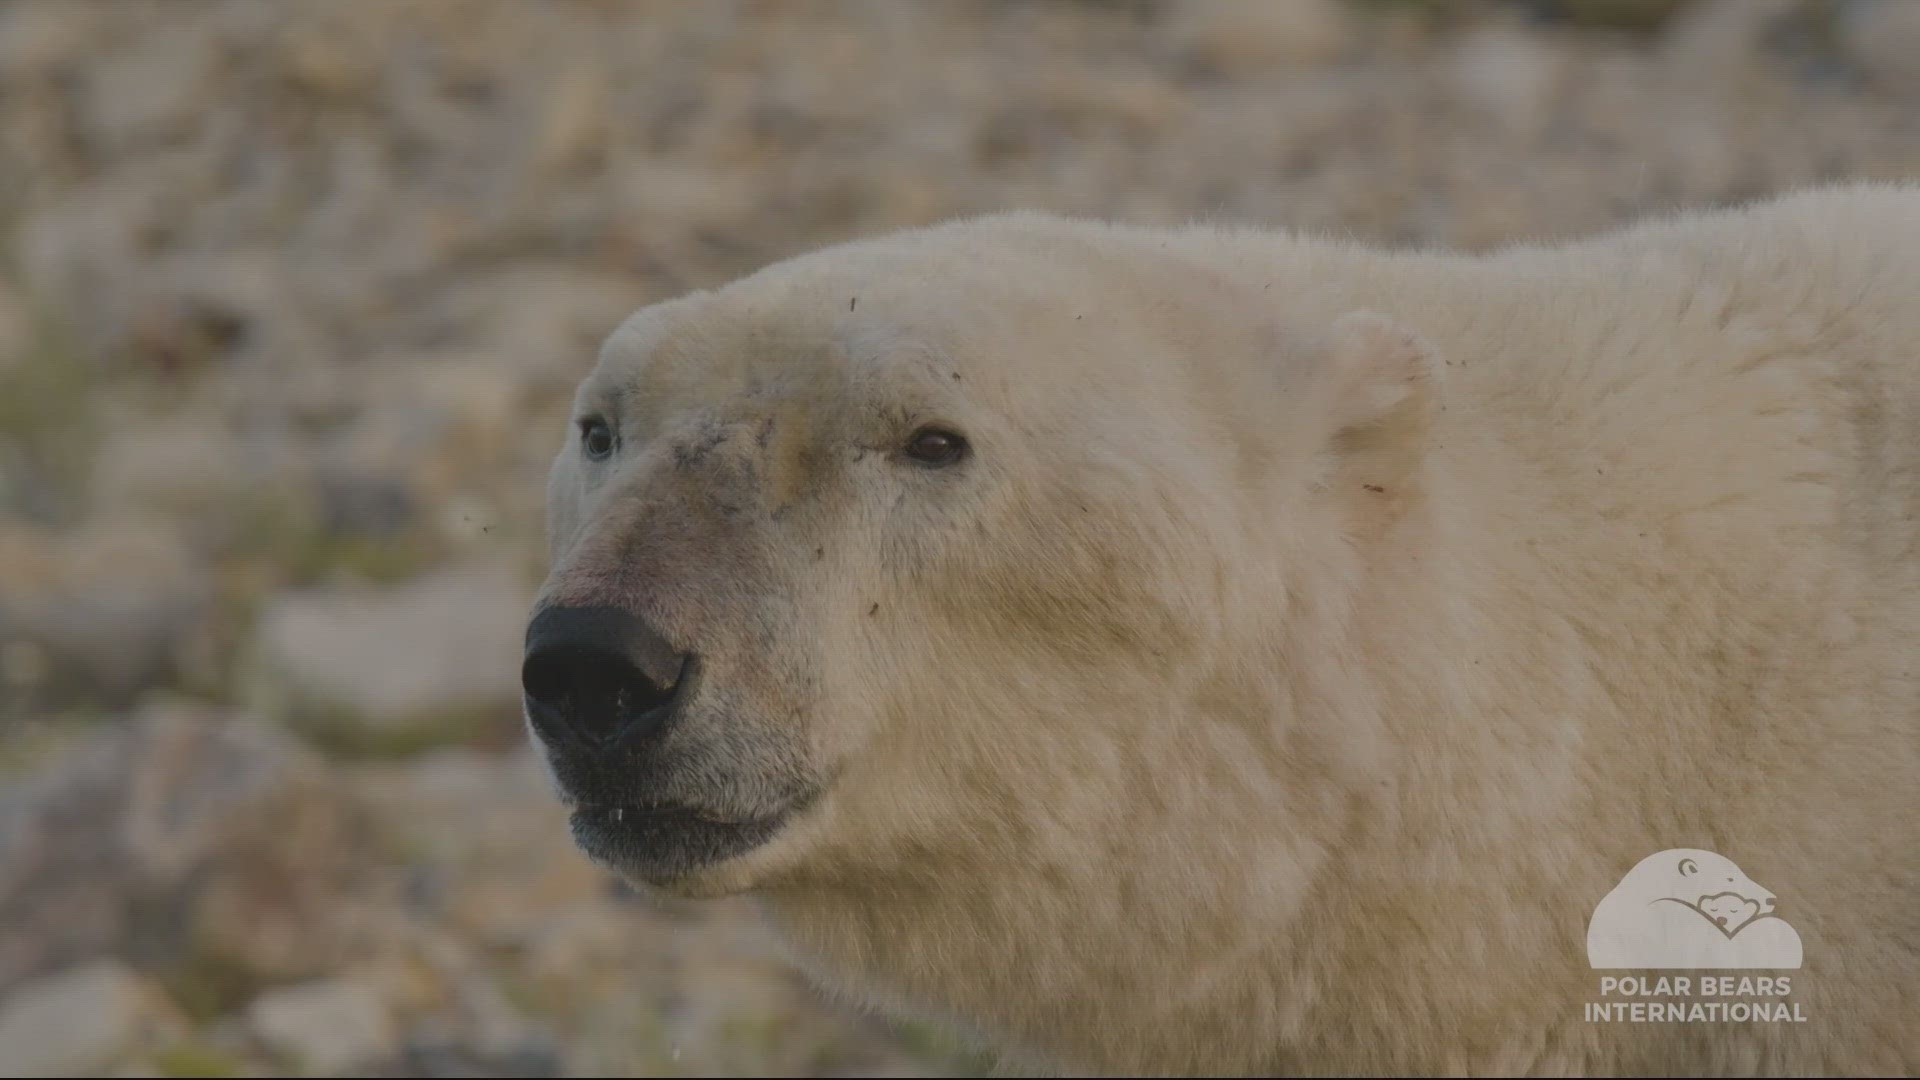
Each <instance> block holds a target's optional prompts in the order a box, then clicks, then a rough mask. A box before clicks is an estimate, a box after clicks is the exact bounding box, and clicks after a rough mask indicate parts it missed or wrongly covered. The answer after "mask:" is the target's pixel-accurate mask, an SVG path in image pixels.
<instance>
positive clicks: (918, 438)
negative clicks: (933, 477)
mask: <svg viewBox="0 0 1920 1080" xmlns="http://www.w3.org/2000/svg"><path fill="white" fill-rule="evenodd" d="M966 452H967V440H966V439H965V438H963V437H962V436H961V435H960V434H958V433H957V432H952V431H947V430H945V429H943V428H933V427H925V428H921V429H920V430H919V431H916V432H914V433H913V435H912V436H911V437H910V438H908V439H907V445H906V455H907V456H908V457H910V458H912V459H913V460H915V461H917V462H919V463H920V464H922V465H931V466H934V467H936V468H937V467H939V466H942V465H951V464H953V463H954V462H956V461H959V460H960V459H961V458H962V457H963V456H965V455H966Z"/></svg>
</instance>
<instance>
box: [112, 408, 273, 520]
mask: <svg viewBox="0 0 1920 1080" xmlns="http://www.w3.org/2000/svg"><path fill="white" fill-rule="evenodd" d="M106 434H107V439H106V441H105V442H104V443H103V444H102V445H101V447H100V451H99V453H97V454H96V455H95V456H94V462H93V483H92V490H91V496H92V499H93V504H94V505H95V506H96V507H100V508H102V509H103V510H104V509H108V508H112V507H149V508H152V509H155V510H166V511H171V512H174V513H177V514H182V515H189V516H191V515H197V514H201V513H205V512H206V511H207V510H209V509H211V508H214V507H217V506H219V505H221V504H222V503H226V502H230V501H232V500H235V499H239V498H242V497H243V496H244V495H245V494H246V493H247V492H248V491H249V490H252V489H253V488H255V487H256V486H257V485H259V484H260V483H262V482H263V480H264V478H263V477H261V476H259V475H258V473H257V466H258V461H257V459H256V457H255V456H254V455H252V454H250V453H248V448H247V447H246V446H245V444H244V443H243V442H242V441H241V440H240V439H239V438H238V437H237V436H236V435H235V434H234V433H233V431H232V430H231V429H230V427H229V426H228V425H227V423H226V418H225V417H224V416H222V415H220V414H218V413H214V414H212V415H209V414H207V413H205V412H182V413H178V414H175V415H171V416H163V417H155V418H152V419H140V420H135V421H133V422H131V423H128V424H125V425H117V426H115V427H114V428H113V429H111V430H110V431H108V432H107V433H106Z"/></svg>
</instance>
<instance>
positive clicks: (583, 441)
mask: <svg viewBox="0 0 1920 1080" xmlns="http://www.w3.org/2000/svg"><path fill="white" fill-rule="evenodd" d="M616 442H618V440H617V439H615V438H614V435H613V428H612V427H610V426H608V424H607V422H606V421H605V420H602V419H601V418H599V417H597V416H590V417H588V418H586V419H585V420H582V421H580V448H581V449H582V450H583V451H585V452H586V455H587V457H589V458H591V459H592V460H594V461H602V460H604V459H605V458H606V457H607V455H609V454H611V453H613V447H614V444H615V443H616Z"/></svg>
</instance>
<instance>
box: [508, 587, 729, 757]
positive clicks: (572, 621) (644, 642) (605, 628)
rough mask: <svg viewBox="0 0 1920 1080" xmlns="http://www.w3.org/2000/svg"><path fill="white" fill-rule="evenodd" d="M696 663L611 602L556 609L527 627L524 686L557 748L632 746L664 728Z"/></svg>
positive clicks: (533, 716) (534, 717) (543, 732)
mask: <svg viewBox="0 0 1920 1080" xmlns="http://www.w3.org/2000/svg"><path fill="white" fill-rule="evenodd" d="M695 669H696V661H695V660H694V659H693V657H692V656H691V655H682V654H680V653H678V652H676V651H675V650H674V648H673V646H672V645H670V644H668V642H667V640H666V638H664V637H662V636H660V634H659V632H658V631H655V630H654V629H653V628H652V627H649V626H648V625H647V624H646V623H645V622H643V621H641V620H640V619H639V618H638V617H636V616H634V615H632V614H630V613H628V612H626V611H623V610H621V609H619V608H611V607H550V608H546V609H544V610H542V611H540V612H539V613H538V614H536V615H535V616H534V617H533V621H532V622H530V623H528V624H527V653H526V660H525V662H524V663H523V664H522V665H521V668H520V685H521V688H522V689H523V690H525V691H526V699H527V717H528V719H530V720H531V721H532V722H533V726H534V729H535V730H536V731H538V732H539V734H540V737H541V738H542V739H544V740H546V741H547V743H548V744H549V745H554V746H574V747H579V748H585V749H591V750H599V749H613V748H631V747H634V746H637V745H638V744H640V743H642V742H644V741H645V740H646V739H647V738H648V737H649V736H651V735H654V734H656V733H658V732H659V731H661V730H662V729H663V728H664V727H665V726H666V724H667V723H668V721H670V720H671V719H672V718H673V714H674V712H675V710H676V709H677V707H678V706H679V704H680V703H681V702H682V701H683V700H685V698H686V696H687V692H688V690H689V689H690V684H691V682H692V677H693V675H694V672H695Z"/></svg>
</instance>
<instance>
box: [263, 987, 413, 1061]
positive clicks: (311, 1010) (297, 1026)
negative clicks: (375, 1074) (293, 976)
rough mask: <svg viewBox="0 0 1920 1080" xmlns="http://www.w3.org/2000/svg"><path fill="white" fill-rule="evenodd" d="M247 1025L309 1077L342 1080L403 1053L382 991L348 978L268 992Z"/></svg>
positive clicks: (284, 1059) (267, 1044)
mask: <svg viewBox="0 0 1920 1080" xmlns="http://www.w3.org/2000/svg"><path fill="white" fill-rule="evenodd" d="M247 1022H248V1026H249V1027H250V1028H251V1029H252V1031H253V1033H254V1035H255V1036H256V1037H257V1038H258V1039H259V1040H260V1041H261V1042H262V1043H264V1044H265V1045H266V1046H267V1048H268V1049H269V1050H270V1051H271V1052H272V1053H273V1054H274V1055H275V1056H276V1057H278V1058H280V1059H282V1060H283V1061H285V1062H287V1063H288V1064H289V1065H291V1066H292V1067H294V1068H296V1069H298V1070H300V1071H301V1072H302V1073H304V1074H305V1075H308V1076H341V1075H344V1074H345V1073H346V1072H347V1071H349V1070H353V1069H360V1068H365V1067H367V1066H370V1065H374V1064H378V1063H380V1062H382V1061H384V1060H386V1059H388V1058H390V1057H392V1056H394V1055H395V1054H397V1053H398V1051H399V1048H400V1041H399V1036H398V1034H397V1032H396V1030H395V1027H394V1022H393V1016H392V1014H391V1012H390V1011H389V1010H388V1008H387V1003H386V1001H385V1000H383V999H382V998H381V996H380V993H379V991H378V990H376V989H374V988H373V987H370V986H367V985H364V984H361V983H356V982H350V981H347V980H344V979H326V980H322V981H318V982H311V983H303V984H301V985H299V986H289V987H284V988H281V989H277V990H271V991H268V992H267V993H265V994H262V995H260V997H258V998H256V999H255V1000H254V1002H253V1004H252V1005H251V1006H249V1007H248V1009H247Z"/></svg>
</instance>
